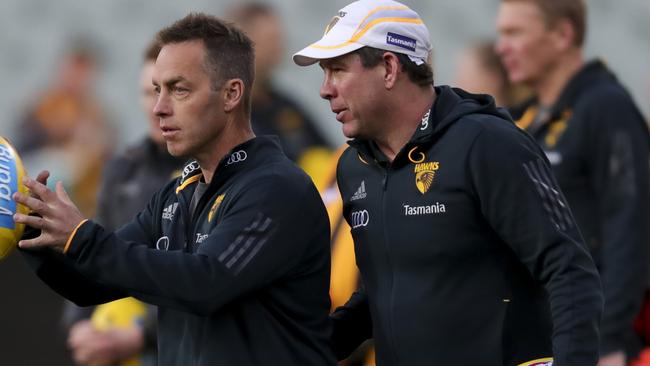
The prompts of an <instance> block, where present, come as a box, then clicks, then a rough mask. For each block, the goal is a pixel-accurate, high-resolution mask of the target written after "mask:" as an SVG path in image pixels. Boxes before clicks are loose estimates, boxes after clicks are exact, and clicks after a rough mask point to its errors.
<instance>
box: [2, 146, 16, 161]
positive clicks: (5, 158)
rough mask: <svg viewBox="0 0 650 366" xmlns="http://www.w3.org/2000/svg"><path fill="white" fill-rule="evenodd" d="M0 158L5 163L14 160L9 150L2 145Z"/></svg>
mask: <svg viewBox="0 0 650 366" xmlns="http://www.w3.org/2000/svg"><path fill="white" fill-rule="evenodd" d="M0 160H2V161H4V162H6V163H8V162H10V161H13V160H14V157H13V156H12V155H11V151H10V150H9V149H8V148H7V147H6V146H4V145H0Z"/></svg>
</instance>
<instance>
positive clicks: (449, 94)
mask: <svg viewBox="0 0 650 366" xmlns="http://www.w3.org/2000/svg"><path fill="white" fill-rule="evenodd" d="M435 90H436V99H435V102H434V103H433V105H432V106H431V110H430V114H429V119H428V121H423V122H422V123H421V124H420V125H419V126H418V127H417V128H416V129H415V132H414V133H413V135H412V137H411V138H410V139H409V141H408V142H407V143H406V144H405V145H404V146H403V147H402V149H401V150H400V151H399V152H398V154H397V155H396V156H395V159H394V160H393V162H392V163H391V164H390V165H392V166H396V165H400V164H407V163H408V162H409V160H408V156H407V155H408V152H409V151H410V150H412V149H413V148H414V147H416V146H420V147H423V148H425V149H426V148H428V147H429V146H430V145H432V144H433V143H435V141H436V140H437V139H438V138H439V137H440V136H441V135H442V134H444V132H445V131H446V130H447V129H448V128H449V127H450V126H451V125H452V124H454V123H455V122H456V121H457V120H458V119H460V118H461V117H462V116H464V115H467V114H470V113H489V114H497V115H499V116H501V117H502V118H507V119H510V117H509V116H508V114H507V112H505V111H504V110H503V109H500V108H497V107H496V105H495V103H494V99H493V98H492V97H491V96H489V95H487V94H471V93H468V92H466V91H464V90H462V89H460V88H452V87H450V86H447V85H441V86H436V87H435ZM348 144H349V145H350V146H352V147H353V148H355V149H356V150H357V151H358V152H359V154H360V156H361V158H362V159H363V160H364V161H366V162H368V163H369V162H374V163H375V164H380V165H388V159H387V158H386V156H385V155H384V154H383V153H382V152H381V151H380V150H379V148H377V147H376V144H375V143H374V142H373V141H370V140H364V139H353V140H350V141H348Z"/></svg>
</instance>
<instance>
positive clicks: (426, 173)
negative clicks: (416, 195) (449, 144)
mask: <svg viewBox="0 0 650 366" xmlns="http://www.w3.org/2000/svg"><path fill="white" fill-rule="evenodd" d="M416 149H417V146H416V147H414V148H412V149H411V151H409V155H408V157H409V160H410V161H411V163H413V164H415V168H414V172H415V187H416V188H417V189H418V191H420V193H422V194H425V193H427V192H428V191H429V188H431V185H432V184H433V178H435V176H436V171H437V170H438V169H439V168H440V163H439V162H437V161H427V162H425V161H424V160H426V156H425V155H424V153H422V152H419V153H417V154H419V155H417V154H414V152H415V150H416Z"/></svg>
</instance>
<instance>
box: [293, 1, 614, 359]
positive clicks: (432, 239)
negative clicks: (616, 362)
mask: <svg viewBox="0 0 650 366" xmlns="http://www.w3.org/2000/svg"><path fill="white" fill-rule="evenodd" d="M326 29H327V30H326V32H325V35H324V36H323V37H322V38H321V39H320V40H318V41H316V42H315V43H313V44H311V45H309V46H308V47H306V48H305V49H303V50H301V51H300V52H298V53H296V54H295V55H294V61H295V62H296V63H297V64H298V65H302V66H306V65H310V64H314V63H317V62H318V63H319V64H320V66H321V68H322V69H323V71H324V81H323V84H322V86H321V88H320V95H321V97H323V98H324V99H327V100H328V101H329V103H330V107H331V109H332V111H333V112H334V113H335V114H336V119H337V120H338V121H339V122H341V123H342V126H343V127H342V128H343V134H344V135H345V136H347V137H349V138H352V139H353V140H352V141H350V142H349V144H350V147H349V148H348V149H347V150H345V151H344V152H343V154H342V156H341V158H340V161H339V165H338V172H337V179H338V185H339V189H340V192H341V197H342V199H343V214H344V216H345V218H346V220H347V222H348V223H349V225H350V227H351V229H352V230H351V232H352V236H353V238H354V242H355V243H354V245H355V254H356V262H357V264H358V266H359V270H360V273H361V277H362V280H363V284H364V287H363V288H362V289H361V290H359V291H358V292H357V293H355V294H354V295H353V296H352V297H351V298H350V300H349V301H348V303H347V304H346V305H345V306H343V307H341V308H339V309H337V310H336V311H335V312H334V313H333V314H332V319H333V321H334V332H333V344H334V347H335V352H336V353H337V356H338V358H345V357H346V356H347V354H348V353H349V352H350V351H351V350H353V349H354V348H355V347H356V346H357V345H359V344H360V343H361V342H362V341H363V340H365V339H367V338H370V337H373V338H374V340H375V346H376V352H377V363H378V364H380V365H381V364H385V365H482V366H504V365H507V366H510V365H520V364H524V365H550V364H551V363H553V365H555V366H565V365H594V364H595V362H596V360H597V358H598V320H599V318H600V312H601V308H602V297H601V289H600V283H599V278H598V273H597V271H596V268H595V265H594V263H593V261H592V259H591V257H590V256H589V253H588V250H587V248H586V246H585V244H584V243H583V241H582V238H581V237H580V233H579V231H578V229H577V227H576V225H575V223H574V220H573V217H572V215H571V212H570V210H569V208H568V206H567V205H566V201H565V199H564V197H563V195H562V193H561V192H560V190H559V188H557V185H556V183H555V180H554V178H553V176H552V174H551V173H550V167H549V165H548V161H547V160H546V158H545V157H544V153H543V151H542V150H541V149H540V148H539V146H538V145H537V144H536V143H535V141H534V140H533V139H532V138H530V136H528V135H527V134H526V133H524V132H522V131H521V130H519V129H518V128H517V127H516V126H515V125H514V124H513V123H512V120H510V118H509V116H508V114H507V113H505V112H504V111H502V110H500V109H498V108H496V107H495V105H494V100H493V99H492V98H491V97H489V96H485V95H473V94H469V93H467V92H464V91H462V90H460V89H455V88H450V87H448V86H438V87H434V85H433V84H432V83H431V72H430V67H431V66H430V64H429V62H428V60H429V58H430V52H431V45H430V42H429V34H428V30H427V28H426V26H425V25H424V23H423V21H422V19H420V17H419V16H418V14H417V13H415V12H414V11H413V10H411V9H410V8H408V7H407V6H404V5H403V4H400V3H398V2H395V1H390V0H379V1H378V0H361V1H357V2H354V3H352V4H349V5H348V6H346V7H344V8H343V9H341V10H340V11H339V12H338V13H337V15H336V16H335V17H334V19H333V20H332V21H331V22H330V25H329V26H328V27H327V28H326ZM365 48H374V49H376V51H371V52H372V53H380V54H381V60H380V62H378V63H375V64H374V65H375V66H365V65H364V62H363V59H362V56H363V54H364V53H365V52H368V51H364V49H365ZM371 65H372V63H371ZM427 69H428V70H427ZM408 70H414V71H415V72H409V71H408ZM427 80H429V81H428V82H427Z"/></svg>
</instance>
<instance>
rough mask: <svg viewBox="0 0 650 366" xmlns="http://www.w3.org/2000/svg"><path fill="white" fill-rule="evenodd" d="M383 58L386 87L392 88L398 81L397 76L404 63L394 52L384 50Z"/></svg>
mask: <svg viewBox="0 0 650 366" xmlns="http://www.w3.org/2000/svg"><path fill="white" fill-rule="evenodd" d="M382 58H383V66H384V69H383V72H384V75H383V76H384V87H385V88H386V89H387V90H390V89H392V88H393V87H394V86H395V84H396V83H397V77H398V75H399V73H400V72H401V71H402V69H401V68H402V65H401V64H400V62H399V59H398V58H397V56H396V55H395V54H394V53H392V52H384V55H383V56H382Z"/></svg>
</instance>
